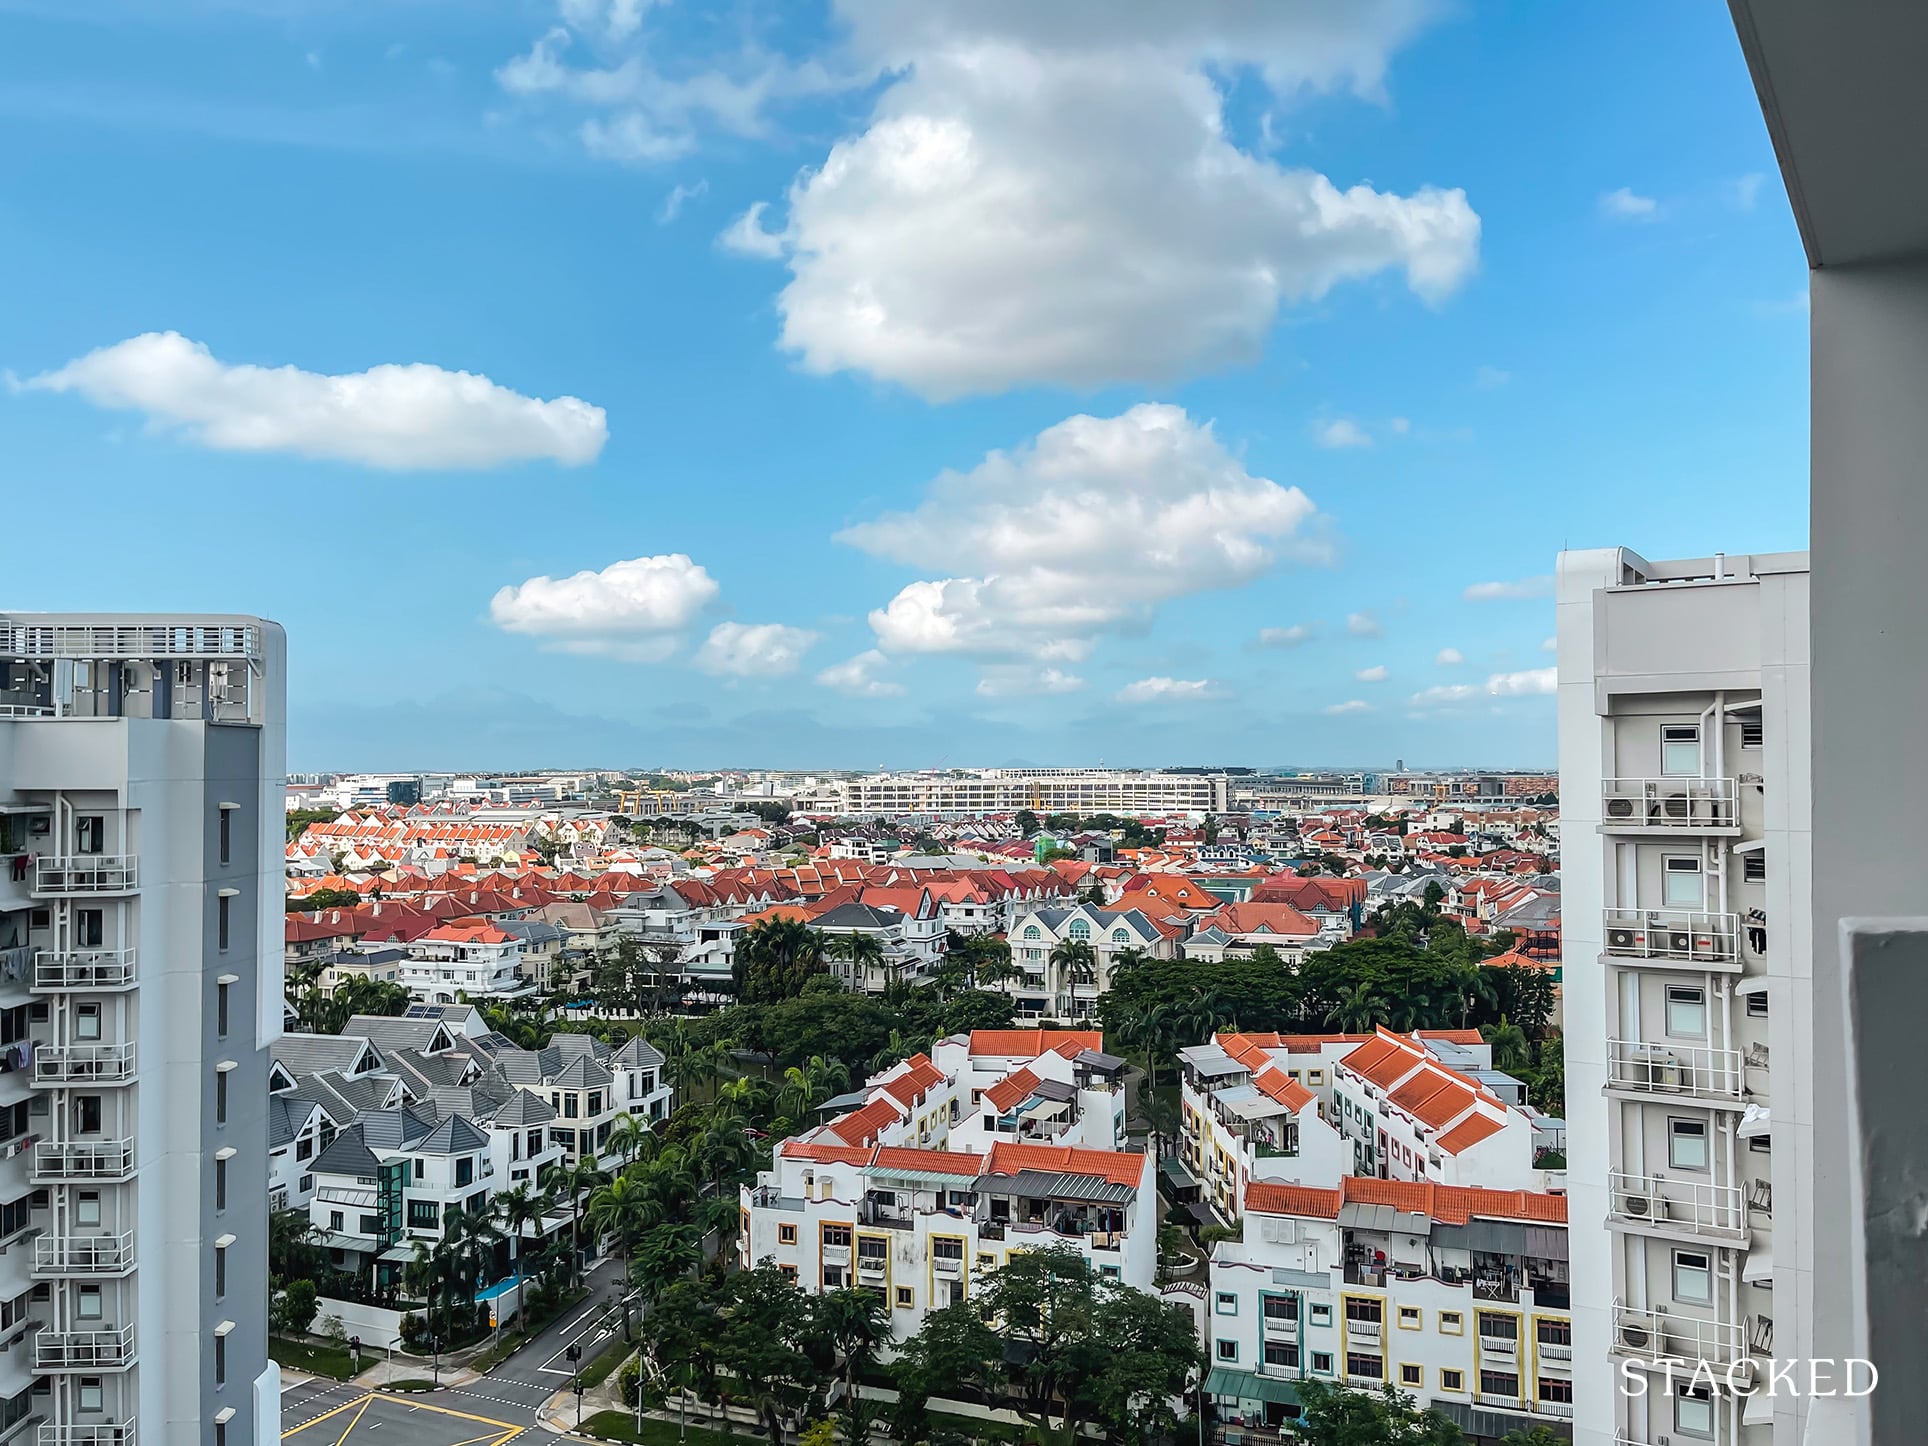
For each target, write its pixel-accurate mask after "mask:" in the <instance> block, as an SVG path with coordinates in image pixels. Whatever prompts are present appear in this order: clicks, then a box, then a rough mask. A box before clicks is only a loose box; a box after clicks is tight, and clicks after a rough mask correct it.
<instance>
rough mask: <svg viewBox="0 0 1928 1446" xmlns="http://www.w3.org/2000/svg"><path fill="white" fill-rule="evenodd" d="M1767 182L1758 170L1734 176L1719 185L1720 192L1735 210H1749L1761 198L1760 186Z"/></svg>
mask: <svg viewBox="0 0 1928 1446" xmlns="http://www.w3.org/2000/svg"><path fill="white" fill-rule="evenodd" d="M1766 184H1767V177H1766V176H1764V175H1762V174H1761V173H1760V172H1759V171H1749V172H1747V173H1746V174H1745V175H1740V176H1736V177H1734V179H1733V180H1731V181H1729V182H1727V183H1726V185H1724V186H1722V187H1721V194H1722V196H1723V197H1724V198H1725V200H1726V201H1727V204H1728V205H1730V206H1732V207H1733V208H1734V209H1735V210H1737V211H1751V210H1753V209H1754V203H1755V202H1756V201H1758V200H1760V198H1761V187H1762V186H1764V185H1766Z"/></svg>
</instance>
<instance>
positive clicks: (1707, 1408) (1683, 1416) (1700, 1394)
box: [1674, 1386, 1714, 1439]
mask: <svg viewBox="0 0 1928 1446" xmlns="http://www.w3.org/2000/svg"><path fill="white" fill-rule="evenodd" d="M1676 1389H1677V1391H1678V1394H1677V1395H1676V1396H1675V1397H1674V1429H1675V1430H1676V1431H1678V1432H1680V1434H1681V1435H1683V1436H1699V1437H1702V1438H1705V1439H1712V1437H1713V1434H1714V1398H1713V1395H1712V1394H1711V1393H1710V1392H1709V1391H1708V1390H1707V1388H1706V1387H1705V1386H1703V1387H1701V1388H1700V1389H1699V1390H1692V1389H1690V1388H1689V1387H1687V1386H1680V1387H1677V1388H1676Z"/></svg>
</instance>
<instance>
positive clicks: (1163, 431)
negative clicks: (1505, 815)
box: [838, 403, 1317, 663]
mask: <svg viewBox="0 0 1928 1446" xmlns="http://www.w3.org/2000/svg"><path fill="white" fill-rule="evenodd" d="M1314 517H1315V510H1314V508H1313V505H1312V503H1311V501H1310V500H1309V499H1308V498H1307V497H1306V495H1305V494H1304V493H1303V492H1301V491H1299V489H1298V488H1296V487H1281V486H1280V485H1279V484H1278V483H1276V482H1273V481H1270V480H1268V479H1266V478H1263V477H1254V476H1252V475H1251V474H1250V473H1248V472H1247V471H1246V470H1245V468H1244V467H1243V466H1242V465H1241V464H1240V463H1239V462H1238V460H1237V459H1236V458H1235V457H1233V456H1232V454H1231V453H1229V452H1228V451H1226V449H1225V448H1224V446H1223V445H1222V444H1221V443H1220V442H1219V440H1218V438H1217V437H1216V436H1214V435H1213V432H1212V429H1211V427H1210V425H1209V424H1202V423H1198V422H1194V421H1192V420H1191V418H1189V417H1188V416H1186V414H1185V412H1184V410H1183V409H1182V408H1179V407H1172V406H1162V405H1155V404H1151V403H1144V404H1141V405H1139V406H1136V407H1133V408H1132V409H1131V410H1130V411H1128V412H1126V413H1125V414H1124V415H1123V416H1119V417H1089V416H1077V417H1071V418H1069V419H1067V420H1065V421H1063V422H1060V423H1058V424H1057V425H1056V426H1054V427H1049V428H1047V429H1046V430H1045V431H1043V432H1041V433H1040V434H1039V435H1038V436H1037V438H1036V439H1035V440H1034V441H1032V442H1030V443H1028V444H1027V445H1025V446H1023V447H1020V448H1017V449H1016V450H1014V451H1011V452H993V453H991V454H990V455H989V456H987V457H986V458H985V459H984V460H983V461H982V462H980V463H979V464H978V465H977V466H976V467H974V468H972V469H971V470H970V471H969V472H966V473H958V472H945V473H943V474H942V475H940V476H939V477H938V478H937V479H936V480H935V481H933V482H932V483H931V485H930V487H929V488H928V490H927V491H926V493H925V496H924V499H923V501H922V502H921V503H920V504H919V505H918V506H917V507H916V509H915V510H913V511H910V512H895V513H887V514H885V515H884V516H882V517H879V518H877V519H875V520H874V521H871V522H865V523H860V524H859V525H857V526H855V527H851V528H848V529H846V530H845V531H843V532H841V533H839V534H838V540H839V541H841V542H847V543H849V544H851V545H852V546H855V547H858V548H861V549H863V550H864V551H865V552H868V553H872V554H874V555H876V556H878V557H884V558H889V559H890V560H892V561H895V562H901V563H905V564H908V565H911V566H914V567H919V568H930V569H936V568H955V569H957V570H958V571H959V573H962V574H964V575H954V576H947V577H938V578H931V579H928V580H924V581H919V582H913V583H911V584H910V585H908V586H907V587H905V588H903V589H902V590H901V591H900V592H898V594H897V595H896V596H895V597H894V598H892V599H891V600H890V602H889V603H888V604H886V605H885V606H884V607H882V608H879V609H877V610H875V611H874V612H872V613H871V614H870V624H871V627H872V629H873V630H874V631H875V632H876V635H877V641H878V646H879V647H881V648H882V649H883V650H884V651H885V652H886V653H961V654H966V655H971V656H977V657H984V658H1006V659H1020V658H1028V659H1031V660H1034V661H1048V662H1055V663H1062V662H1068V661H1070V662H1075V661H1077V660H1078V659H1080V658H1083V657H1085V656H1087V655H1088V654H1089V653H1090V651H1091V649H1092V647H1093V646H1094V645H1095V643H1096V641H1097V639H1098V638H1099V637H1100V636H1102V635H1104V634H1107V633H1117V632H1124V631H1133V630H1139V629H1142V628H1143V627H1144V626H1145V625H1147V624H1148V623H1149V622H1150V620H1151V618H1152V616H1153V614H1154V613H1155V611H1156V609H1157V607H1158V605H1159V604H1160V603H1163V602H1166V601H1168V600H1170V599H1173V598H1177V597H1182V596H1186V595H1188V594H1193V593H1200V592H1208V591H1212V590H1214V589H1221V588H1235V587H1239V586H1241V585H1243V584H1245V583H1247V582H1250V581H1251V580H1252V579H1254V578H1256V577H1258V576H1259V575H1261V574H1262V573H1264V572H1266V571H1267V570H1268V569H1270V568H1271V567H1272V566H1273V564H1274V563H1275V562H1276V561H1277V560H1278V558H1279V557H1280V556H1281V555H1296V556H1300V557H1307V556H1316V555H1317V544H1316V542H1315V541H1308V540H1306V539H1305V538H1303V537H1302V536H1301V533H1302V532H1303V531H1305V530H1306V528H1307V526H1308V524H1309V523H1311V522H1312V521H1313V519H1314Z"/></svg>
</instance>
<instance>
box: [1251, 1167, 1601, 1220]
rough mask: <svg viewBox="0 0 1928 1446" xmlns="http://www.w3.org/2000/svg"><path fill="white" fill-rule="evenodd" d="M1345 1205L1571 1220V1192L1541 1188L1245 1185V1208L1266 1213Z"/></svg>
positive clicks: (1325, 1210)
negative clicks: (1569, 1212)
mask: <svg viewBox="0 0 1928 1446" xmlns="http://www.w3.org/2000/svg"><path fill="white" fill-rule="evenodd" d="M1342 1204H1354V1205H1390V1206H1391V1207H1392V1208H1393V1209H1395V1210H1399V1211H1402V1212H1404V1213H1406V1214H1411V1215H1425V1216H1427V1217H1429V1218H1430V1219H1433V1220H1436V1221H1438V1222H1439V1223H1440V1224H1442V1225H1464V1224H1465V1223H1466V1222H1467V1221H1469V1220H1472V1219H1475V1218H1478V1219H1484V1220H1531V1221H1534V1222H1536V1223H1539V1224H1548V1225H1559V1224H1565V1223H1566V1218H1567V1197H1566V1196H1564V1195H1553V1194H1547V1193H1543V1192H1541V1191H1538V1190H1483V1189H1479V1188H1477V1187H1474V1186H1466V1185H1436V1184H1433V1183H1431V1182H1430V1181H1420V1180H1375V1179H1373V1178H1371V1177H1370V1176H1365V1175H1348V1176H1346V1177H1345V1178H1344V1179H1343V1180H1341V1181H1340V1182H1339V1188H1338V1189H1336V1190H1318V1189H1313V1188H1312V1187H1310V1186H1306V1185H1285V1184H1280V1183H1278V1182H1277V1181H1273V1180H1254V1181H1252V1182H1251V1183H1250V1184H1249V1185H1247V1186H1246V1187H1245V1208H1246V1210H1247V1212H1252V1211H1256V1212H1258V1213H1259V1214H1261V1215H1304V1216H1308V1217H1313V1218H1317V1219H1324V1220H1333V1219H1337V1218H1338V1215H1339V1207H1340V1206H1341V1205H1342Z"/></svg>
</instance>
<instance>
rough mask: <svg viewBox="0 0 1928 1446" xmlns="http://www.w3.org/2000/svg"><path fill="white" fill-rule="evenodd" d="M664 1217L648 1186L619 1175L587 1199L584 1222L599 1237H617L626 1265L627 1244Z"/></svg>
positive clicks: (641, 1181)
mask: <svg viewBox="0 0 1928 1446" xmlns="http://www.w3.org/2000/svg"><path fill="white" fill-rule="evenodd" d="M662 1215H663V1206H662V1202H661V1201H660V1200H659V1199H658V1198H657V1197H656V1194H655V1192H654V1191H652V1190H651V1189H650V1187H649V1185H648V1184H647V1183H646V1182H645V1181H644V1180H643V1179H642V1178H640V1177H639V1176H636V1175H618V1176H617V1177H616V1178H615V1179H613V1180H611V1181H610V1182H609V1183H608V1184H606V1185H603V1186H601V1187H600V1188H598V1189H597V1190H596V1191H595V1193H593V1194H592V1195H590V1197H589V1202H588V1207H587V1209H586V1211H585V1218H586V1219H587V1220H588V1221H589V1228H590V1229H591V1230H593V1231H594V1232H595V1233H596V1234H597V1235H598V1236H608V1235H613V1236H615V1237H616V1248H617V1253H618V1254H620V1255H621V1256H622V1258H623V1261H624V1263H625V1264H627V1262H628V1260H629V1247H630V1242H631V1241H632V1240H634V1239H635V1238H636V1236H637V1235H638V1234H640V1233H641V1232H642V1231H644V1230H647V1229H648V1228H649V1227H650V1226H652V1225H654V1224H656V1223H657V1222H658V1221H659V1220H660V1219H661V1218H662Z"/></svg>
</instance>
